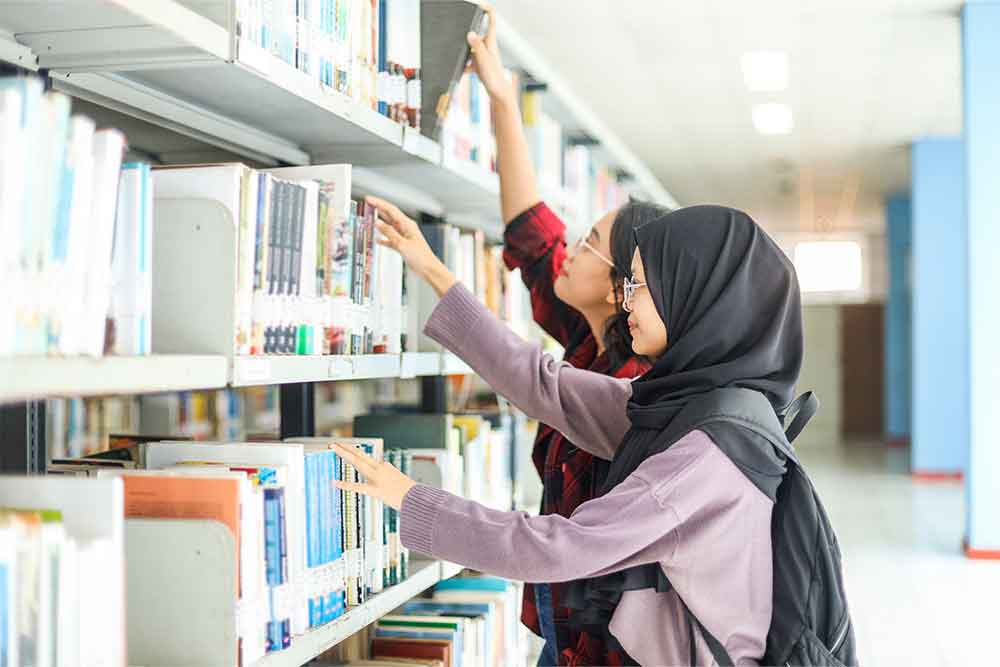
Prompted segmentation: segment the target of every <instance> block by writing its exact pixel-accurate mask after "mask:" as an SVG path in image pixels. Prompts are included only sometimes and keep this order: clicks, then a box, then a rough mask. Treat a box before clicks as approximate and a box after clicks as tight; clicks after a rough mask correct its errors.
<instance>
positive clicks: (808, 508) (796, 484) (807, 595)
mask: <svg viewBox="0 0 1000 667" xmlns="http://www.w3.org/2000/svg"><path fill="white" fill-rule="evenodd" d="M818 407H819V402H818V401H817V400H816V398H815V396H813V394H812V392H809V393H806V394H803V395H802V396H800V397H799V398H798V399H796V401H795V402H794V403H793V404H792V405H791V406H790V407H789V409H788V412H787V413H786V414H792V413H795V417H794V419H793V420H792V422H791V424H790V425H789V426H788V430H787V431H784V430H783V429H782V425H781V421H780V420H779V417H778V416H777V415H776V414H775V413H774V409H773V408H772V407H771V404H770V402H769V401H768V400H767V399H766V398H765V397H764V395H763V394H761V393H759V392H756V391H752V390H749V389H730V388H727V389H718V390H715V391H713V392H711V393H709V394H706V395H705V396H704V397H702V398H699V399H697V400H695V401H692V402H691V403H689V404H688V405H687V406H685V408H684V410H683V411H682V412H681V414H680V415H678V417H679V418H683V421H685V422H686V423H685V424H684V428H685V429H689V430H693V429H696V428H700V427H701V426H706V425H709V424H711V423H713V422H729V423H731V424H735V425H738V426H742V427H744V428H747V429H749V430H751V431H753V432H754V433H756V434H758V435H760V436H761V437H763V438H764V439H765V440H766V441H767V442H769V443H770V444H771V445H772V446H773V447H774V448H775V450H776V451H777V452H778V454H779V455H780V456H782V457H783V458H784V459H785V464H786V468H787V470H786V472H785V474H784V476H783V477H782V480H781V484H780V485H779V486H778V491H777V500H776V502H775V505H774V510H773V513H772V517H771V548H772V554H773V569H774V573H773V576H774V594H773V612H772V616H771V628H770V629H769V630H768V633H767V647H766V649H765V651H764V657H763V658H762V659H761V661H760V664H761V665H790V666H791V667H799V666H807V665H824V666H827V665H832V666H834V667H840V666H841V665H844V666H849V667H854V666H855V665H857V664H858V658H857V650H856V645H855V640H854V628H853V626H852V624H851V615H850V612H849V611H848V608H847V596H846V595H845V592H844V580H843V576H842V573H841V560H840V546H839V545H838V544H837V536H836V535H835V534H834V532H833V527H832V526H831V525H830V520H829V519H828V518H827V516H826V511H825V510H824V509H823V504H822V503H821V502H820V500H819V496H818V495H817V493H816V489H815V488H813V485H812V482H811V481H809V477H808V476H807V475H806V472H805V470H804V469H803V467H802V464H801V463H799V460H798V457H796V456H795V450H794V449H793V448H792V446H791V444H790V443H791V441H792V440H794V439H795V437H796V436H797V435H798V434H799V433H800V432H801V431H802V428H803V427H804V426H805V424H806V422H808V421H809V419H810V418H811V417H812V415H813V414H814V413H815V412H816V409H817V408H818ZM671 426H673V424H672V425H671ZM686 611H687V616H688V621H689V627H690V629H691V633H690V634H691V640H692V641H691V656H692V663H691V664H692V665H693V664H694V641H693V640H694V631H693V628H694V627H695V626H697V627H698V629H699V630H700V631H701V634H702V637H703V638H704V639H705V641H706V642H707V644H708V646H709V648H710V649H711V651H712V655H713V657H714V658H715V660H716V662H718V663H719V665H722V666H723V667H729V666H730V665H732V664H733V661H732V659H731V658H730V657H729V654H728V653H727V652H726V649H725V648H724V647H723V646H722V644H721V643H720V642H719V641H718V640H716V639H715V638H714V637H713V636H712V635H711V634H709V633H708V631H707V630H706V629H705V628H704V626H702V625H701V623H699V622H698V619H696V618H695V617H694V615H693V614H692V613H691V611H690V610H687V609H686Z"/></svg>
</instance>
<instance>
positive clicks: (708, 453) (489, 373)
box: [400, 285, 772, 665]
mask: <svg viewBox="0 0 1000 667" xmlns="http://www.w3.org/2000/svg"><path fill="white" fill-rule="evenodd" d="M425 332H426V333H427V334H428V335H429V336H431V337H432V338H434V339H435V340H437V341H438V342H440V343H441V344H442V345H444V346H445V347H446V348H448V349H449V350H451V351H452V352H454V353H455V354H457V355H458V356H460V357H461V358H462V359H464V360H465V361H466V363H468V364H469V365H470V366H471V367H472V368H473V369H474V370H475V371H476V372H477V373H478V374H479V375H480V376H481V377H482V378H483V379H484V380H486V381H487V382H488V383H489V384H490V385H492V386H493V388H494V389H496V390H497V391H498V392H499V393H501V394H503V395H504V396H506V397H507V398H508V399H509V400H511V402H513V403H514V404H515V405H517V406H518V407H519V408H520V409H521V410H523V411H524V412H525V413H527V414H528V415H529V416H531V417H534V418H537V419H538V420H540V421H543V422H545V423H547V424H551V425H552V426H553V427H555V428H557V429H559V430H560V431H562V432H563V433H564V434H565V435H566V436H567V437H569V438H570V440H572V441H573V442H574V443H576V444H577V445H578V446H579V447H581V448H583V449H586V450H587V451H589V452H590V453H592V454H594V455H595V456H599V457H601V458H605V459H609V458H611V457H612V456H613V455H614V452H615V449H616V448H617V446H618V444H619V443H620V442H621V439H622V436H623V435H624V434H625V431H626V430H627V429H628V426H629V422H628V418H627V417H626V414H625V405H626V402H627V401H628V398H629V396H630V394H631V388H630V384H629V382H628V381H626V380H619V379H615V378H612V377H608V376H606V375H601V374H599V373H592V372H590V371H585V370H581V369H577V368H574V367H572V366H570V365H569V364H564V363H559V362H556V361H555V360H553V359H552V358H551V357H550V356H548V355H545V354H543V353H542V352H541V349H540V348H539V347H537V346H535V345H531V344H529V343H526V342H525V341H523V340H522V339H520V338H519V337H518V336H517V335H516V334H514V333H513V332H512V331H511V330H510V329H509V328H508V327H507V326H506V325H504V324H503V323H501V322H500V321H498V320H497V319H496V318H495V317H494V316H493V315H492V314H491V313H490V312H489V311H487V310H486V309H485V308H484V307H483V306H482V305H481V304H480V303H479V302H478V301H477V300H476V299H475V297H474V296H472V294H470V293H469V292H468V291H467V290H466V289H465V288H464V287H461V286H460V285H458V286H455V287H454V288H452V289H451V290H450V291H449V292H448V293H447V294H446V295H445V296H444V298H442V299H441V302H440V303H439V304H438V306H437V307H436V308H435V310H434V312H433V314H432V316H431V319H430V320H429V321H428V323H427V326H426V328H425ZM771 509H772V503H771V501H770V500H769V499H768V498H767V497H766V496H764V495H763V494H762V493H761V492H760V491H759V490H758V489H757V488H756V487H755V486H753V484H751V483H750V481H749V480H747V479H746V477H744V476H743V473H741V472H740V471H739V469H738V468H736V466H735V465H733V463H732V462H731V461H730V460H729V458H728V457H727V456H726V455H725V454H723V453H722V451H721V450H719V449H718V448H717V447H716V446H715V444H714V443H713V442H712V440H711V439H710V438H709V437H708V436H707V435H706V434H705V433H703V432H702V431H692V432H691V433H689V434H688V435H686V436H685V437H683V438H682V439H681V440H679V441H678V442H677V443H676V444H674V445H673V446H672V447H670V448H669V449H667V450H666V451H664V452H662V453H660V454H657V455H655V456H652V457H650V458H649V459H647V460H646V461H645V462H643V464H642V465H641V466H639V468H638V469H637V470H636V471H635V472H633V473H632V475H630V476H629V477H628V478H627V479H626V480H625V481H624V482H622V483H621V484H619V485H618V486H617V487H615V488H614V489H613V490H612V491H611V492H610V493H608V494H607V495H605V496H602V497H600V498H596V499H594V500H591V501H589V502H587V503H584V504H583V505H581V506H580V507H579V508H578V509H577V510H576V512H574V513H573V515H572V516H571V517H570V518H568V519H567V518H565V517H562V516H559V515H555V514H552V515H546V516H529V515H527V514H525V513H521V512H497V511H495V510H491V509H487V508H485V507H483V506H482V505H479V504H477V503H474V502H471V501H469V500H465V499H463V498H459V497H457V496H454V495H451V494H449V493H445V492H444V491H441V490H439V489H434V488H430V487H427V486H422V485H418V486H415V487H414V488H413V489H411V490H410V492H409V493H407V495H406V498H405V499H404V500H403V507H402V514H401V521H400V532H401V538H402V541H403V544H404V545H405V546H407V547H408V548H410V549H413V550H414V551H418V552H421V553H425V554H428V555H431V556H434V557H435V558H440V559H443V560H448V561H452V562H455V563H459V564H461V565H464V566H466V567H470V568H473V569H476V570H479V571H481V572H486V573H488V574H491V575H496V576H501V577H507V578H509V579H517V580H521V581H529V582H554V581H568V580H572V579H579V578H584V577H591V576H596V575H601V574H606V573H609V572H615V571H618V570H621V569H623V568H626V567H631V566H633V565H641V564H646V563H658V564H659V565H660V567H662V568H663V571H664V573H665V574H666V575H667V577H668V578H669V579H670V582H671V583H672V584H673V586H674V589H675V590H672V591H670V592H668V593H656V592H655V591H654V590H653V589H646V590H639V591H630V592H626V593H624V594H622V599H621V602H620V603H619V604H618V608H617V609H616V611H615V615H614V617H613V618H612V621H611V627H610V629H611V632H612V634H614V635H615V637H616V638H617V639H618V641H619V642H621V644H622V646H623V647H624V648H625V650H626V651H627V652H628V653H629V655H631V656H632V657H633V658H635V659H636V660H637V661H639V663H640V664H643V665H684V664H688V663H689V662H690V644H689V635H688V628H687V623H686V621H685V619H684V615H683V609H682V607H681V605H680V601H679V599H678V597H677V596H678V595H680V596H681V598H683V599H684V600H685V601H686V602H687V604H688V606H689V607H690V608H691V611H692V612H693V613H694V614H695V616H697V617H698V619H699V620H700V621H701V622H702V624H703V625H704V626H705V627H706V628H707V629H708V630H709V631H710V632H711V633H712V634H713V635H714V636H715V637H716V638H717V639H718V640H719V641H720V642H722V644H723V645H724V646H725V647H726V650H727V651H728V652H729V654H730V656H731V657H732V658H733V660H734V661H735V663H736V664H737V665H756V664H757V660H758V659H759V658H760V657H761V656H762V655H763V653H764V643H765V638H766V636H767V630H768V627H769V626H770V622H771ZM695 644H696V646H695V654H696V656H697V664H699V665H712V664H715V663H714V661H713V659H712V657H711V653H710V652H709V650H708V647H707V645H706V644H705V642H704V640H703V639H702V638H701V635H700V634H699V633H697V632H696V638H695Z"/></svg>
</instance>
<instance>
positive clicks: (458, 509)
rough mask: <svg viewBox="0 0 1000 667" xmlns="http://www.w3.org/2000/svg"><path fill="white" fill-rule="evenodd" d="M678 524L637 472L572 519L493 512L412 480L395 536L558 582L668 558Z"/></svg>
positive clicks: (479, 565) (443, 554)
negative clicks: (398, 534)
mask: <svg viewBox="0 0 1000 667" xmlns="http://www.w3.org/2000/svg"><path fill="white" fill-rule="evenodd" d="M624 517H628V519H627V520H625V518H624ZM676 523H677V522H676V517H675V516H674V515H673V514H672V513H671V512H670V511H669V510H666V511H665V510H664V509H663V508H661V507H660V506H659V505H658V504H657V503H656V500H655V499H654V498H653V496H652V495H651V494H650V489H649V485H648V484H647V483H646V482H645V481H644V480H642V479H639V478H636V477H629V478H628V479H627V480H625V481H624V482H622V483H621V484H619V485H618V487H616V488H615V489H614V490H613V491H612V492H611V493H609V494H607V495H605V496H602V497H601V498H598V499H595V500H591V501H589V502H586V503H584V504H583V505H581V506H580V507H578V508H577V510H576V512H574V513H573V516H572V517H571V518H566V517H563V516H560V515H558V514H547V515H544V516H530V515H528V514H525V513H523V512H499V511H497V510H492V509H488V508H486V507H484V506H482V505H480V504H478V503H475V502H473V501H471V500H466V499H464V498H460V497H458V496H454V495H452V494H449V493H446V492H445V491H441V490H440V489H434V488H431V487H427V486H422V485H417V486H415V487H413V488H412V489H410V491H409V492H408V493H407V494H406V497H405V498H404V499H403V507H402V513H401V516H400V537H401V539H402V542H403V545H404V546H406V547H407V548H409V549H411V550H414V551H418V552H420V553H424V554H427V555H429V556H433V557H435V558H440V559H443V560H448V561H451V562H453V563H459V564H460V565H464V566H466V567H470V568H473V569H475V570H478V571H480V572H484V573H487V574H491V575H494V576H500V577H506V578H508V579H516V580H518V581H526V582H560V581H570V580H573V579H580V578H583V577H590V576H599V575H601V574H606V573H609V572H615V571H617V570H620V569H622V568H626V567H630V566H633V565H641V564H644V563H652V562H656V561H659V560H663V559H664V558H667V557H669V555H670V554H671V553H672V552H673V550H674V548H675V539H676V538H675V533H674V531H673V528H674V527H675V526H676Z"/></svg>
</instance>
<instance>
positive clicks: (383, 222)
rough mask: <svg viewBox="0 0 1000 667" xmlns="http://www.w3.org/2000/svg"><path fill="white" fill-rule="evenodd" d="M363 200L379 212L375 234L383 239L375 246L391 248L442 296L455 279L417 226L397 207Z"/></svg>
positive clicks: (373, 198)
mask: <svg viewBox="0 0 1000 667" xmlns="http://www.w3.org/2000/svg"><path fill="white" fill-rule="evenodd" d="M365 201H366V202H368V203H369V204H371V205H372V206H374V207H375V208H376V210H378V217H379V221H378V224H377V229H378V231H379V232H380V233H381V234H382V236H383V238H380V239H378V244H379V245H383V246H385V247H386V248H392V249H393V250H395V251H396V252H398V253H399V254H400V255H402V257H403V261H404V262H406V266H407V267H409V269H410V270H411V271H413V272H414V273H416V274H417V275H418V276H420V277H421V278H423V279H424V280H426V281H427V282H428V283H430V285H431V287H433V288H434V291H436V292H437V294H438V296H443V295H444V293H445V292H447V291H448V290H449V289H451V287H452V285H454V284H455V283H456V282H458V280H457V279H456V278H455V276H454V275H452V273H451V271H449V270H448V267H447V266H445V265H444V263H443V262H442V261H441V260H440V259H438V257H437V255H435V254H434V251H433V250H431V247H430V246H429V245H428V244H427V239H425V238H424V235H423V234H422V233H421V232H420V225H418V224H417V223H416V222H415V221H414V220H413V219H411V218H410V217H409V216H407V215H406V214H405V213H403V212H402V211H400V210H399V207H397V206H395V205H394V204H390V203H389V202H387V201H385V200H384V199H379V198H378V197H365Z"/></svg>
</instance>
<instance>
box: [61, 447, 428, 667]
mask: <svg viewBox="0 0 1000 667" xmlns="http://www.w3.org/2000/svg"><path fill="white" fill-rule="evenodd" d="M342 441H343V442H345V444H354V445H355V446H357V447H358V448H359V449H360V450H361V451H364V452H365V453H367V454H369V455H371V456H373V457H375V458H376V459H378V460H382V459H383V456H384V457H385V458H387V459H388V460H389V461H391V462H393V463H394V464H395V465H399V466H400V467H401V468H402V469H403V470H404V471H405V470H407V469H408V459H409V457H408V456H406V455H404V453H402V452H398V451H391V450H390V451H384V450H383V446H382V442H381V441H380V440H379V439H376V438H366V439H360V440H359V439H353V440H351V439H349V440H346V441H345V440H342ZM134 442H135V443H136V444H133V445H131V446H130V447H128V448H127V451H128V455H127V456H119V455H117V454H115V455H111V454H112V452H109V453H108V454H109V455H107V456H104V457H100V458H91V459H83V460H78V461H77V462H76V463H75V464H74V463H70V462H66V463H64V464H62V465H61V466H60V468H59V470H58V472H59V473H60V474H63V475H76V476H85V477H96V478H99V479H100V478H108V477H120V478H121V479H122V482H123V488H124V500H125V502H124V506H125V518H126V519H136V518H144V519H150V518H152V519H213V520H215V521H218V522H221V523H222V524H223V525H225V526H226V527H227V528H228V529H229V531H230V532H231V533H232V535H233V538H234V548H235V550H234V553H233V561H232V567H233V570H234V571H235V572H236V573H237V577H236V580H237V582H238V586H237V595H238V600H235V601H234V603H235V609H236V611H235V613H236V616H237V623H236V625H237V628H238V633H239V646H238V647H233V648H234V649H237V648H238V653H239V656H240V660H241V662H242V664H252V663H253V662H254V661H255V660H257V659H259V658H260V657H262V656H263V655H265V654H266V653H268V652H274V651H280V650H284V649H287V648H288V647H289V646H291V643H292V642H293V641H294V639H293V638H294V636H295V635H301V634H303V633H305V632H306V631H308V630H309V629H310V628H313V627H317V626H319V625H323V624H325V623H329V622H330V621H333V620H334V619H336V618H338V617H340V616H341V615H343V614H344V613H345V611H346V610H347V609H348V608H349V607H353V606H357V605H360V604H363V603H364V602H365V601H366V600H367V599H368V597H369V596H371V595H373V594H375V593H378V592H380V591H381V590H383V589H384V588H385V587H386V586H389V585H393V584H395V583H398V582H400V581H402V580H403V579H405V578H406V575H407V569H408V566H409V565H408V564H409V554H408V553H407V552H406V550H405V549H404V548H403V547H402V546H401V544H400V541H399V539H398V518H397V515H396V512H395V511H394V510H391V509H387V508H385V507H384V506H383V505H382V504H381V503H380V502H378V501H376V500H374V499H372V498H370V497H368V496H364V495H361V494H357V493H354V492H348V491H340V490H338V489H336V488H334V487H333V485H332V482H333V481H334V480H341V481H348V482H360V481H362V479H361V477H360V475H359V473H358V472H357V470H356V469H354V468H353V466H351V465H349V464H348V463H346V462H345V461H343V460H341V459H340V457H338V456H337V455H336V454H335V453H334V452H333V451H332V450H331V449H330V441H329V440H328V439H308V438H306V439H302V440H300V441H297V442H283V443H276V442H272V443H204V442H199V443H195V442H187V441H155V442H147V441H145V439H136V440H135V441H134ZM113 452H114V450H113Z"/></svg>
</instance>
